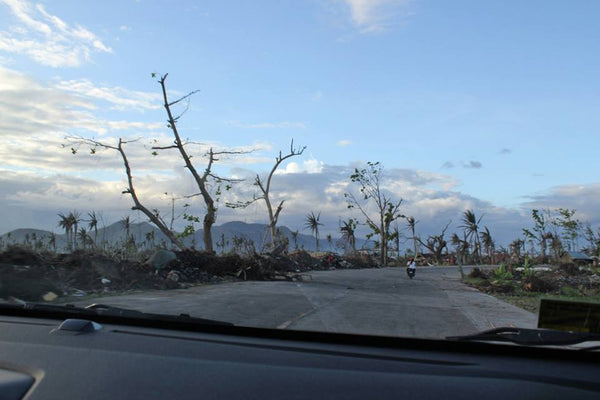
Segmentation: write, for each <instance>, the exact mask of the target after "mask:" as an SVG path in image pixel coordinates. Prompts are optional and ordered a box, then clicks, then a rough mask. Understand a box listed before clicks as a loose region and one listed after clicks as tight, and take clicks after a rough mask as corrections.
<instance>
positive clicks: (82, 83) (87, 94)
mask: <svg viewBox="0 0 600 400" xmlns="http://www.w3.org/2000/svg"><path fill="white" fill-rule="evenodd" d="M55 87H56V88H57V89H60V90H64V91H65V92H68V93H73V94H76V95H78V96H81V97H83V98H87V99H97V100H103V101H106V102H108V103H110V104H112V107H111V108H112V109H115V110H121V111H122V110H144V109H149V110H157V109H160V108H161V104H162V103H161V101H162V96H161V95H160V93H149V92H140V91H134V90H129V89H125V88H122V87H119V86H114V87H108V86H97V85H95V84H94V83H93V82H92V81H90V80H89V79H78V80H70V81H60V82H58V83H57V84H56V85H55Z"/></svg>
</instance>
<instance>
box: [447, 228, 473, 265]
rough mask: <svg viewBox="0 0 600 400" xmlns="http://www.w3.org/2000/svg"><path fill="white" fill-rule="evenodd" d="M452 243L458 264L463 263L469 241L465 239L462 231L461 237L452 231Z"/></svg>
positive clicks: (467, 251)
mask: <svg viewBox="0 0 600 400" xmlns="http://www.w3.org/2000/svg"><path fill="white" fill-rule="evenodd" d="M451 241H452V245H454V249H455V251H456V258H457V259H458V260H457V261H458V263H459V264H465V261H466V258H467V256H468V255H469V247H470V246H469V242H468V240H467V237H466V234H465V233H463V239H461V238H460V236H458V234H456V233H454V234H453V235H452V239H451Z"/></svg>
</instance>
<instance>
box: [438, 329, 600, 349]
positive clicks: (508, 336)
mask: <svg viewBox="0 0 600 400" xmlns="http://www.w3.org/2000/svg"><path fill="white" fill-rule="evenodd" d="M446 339H448V340H459V341H495V342H511V343H516V344H522V345H538V346H551V345H571V344H577V343H583V342H590V341H600V334H597V333H585V332H570V331H558V330H553V329H525V328H512V327H504V328H496V329H491V330H489V331H483V332H480V333H476V334H474V335H466V336H448V337H447V338H446Z"/></svg>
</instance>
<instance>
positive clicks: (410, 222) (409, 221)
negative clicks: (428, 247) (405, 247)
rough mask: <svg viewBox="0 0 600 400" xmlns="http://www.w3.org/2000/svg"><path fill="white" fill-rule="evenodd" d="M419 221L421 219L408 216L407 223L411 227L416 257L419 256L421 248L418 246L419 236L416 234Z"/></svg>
mask: <svg viewBox="0 0 600 400" xmlns="http://www.w3.org/2000/svg"><path fill="white" fill-rule="evenodd" d="M418 222H419V221H417V220H416V219H415V217H406V223H407V224H408V228H409V229H410V232H411V234H412V236H411V238H412V241H413V251H414V255H415V257H417V256H418V255H419V254H418V251H419V249H418V246H417V236H416V234H415V227H416V225H417V223H418Z"/></svg>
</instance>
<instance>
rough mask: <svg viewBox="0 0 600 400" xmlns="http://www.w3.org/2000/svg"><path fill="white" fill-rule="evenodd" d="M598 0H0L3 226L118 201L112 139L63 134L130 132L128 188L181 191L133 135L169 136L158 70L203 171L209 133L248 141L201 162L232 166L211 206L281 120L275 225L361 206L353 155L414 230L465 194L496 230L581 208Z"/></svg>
mask: <svg viewBox="0 0 600 400" xmlns="http://www.w3.org/2000/svg"><path fill="white" fill-rule="evenodd" d="M599 13H600V3H599V2H595V1H583V0H580V1H577V0H575V1H570V2H564V1H547V0H545V1H534V0H531V1H526V2H523V1H504V2H482V1H477V0H473V1H460V0H459V1H452V2H449V1H428V0H320V1H317V0H283V1H262V0H257V1H252V2H249V1H202V2H197V1H158V0H157V1H149V0H137V1H134V0H125V1H121V0H119V1H116V0H115V1H102V2H93V1H60V0H55V1H40V2H36V1H18V0H0V140H1V143H2V145H1V146H0V188H1V189H0V206H1V207H0V233H5V232H8V231H10V230H13V229H16V228H38V229H47V230H53V231H57V232H59V228H58V216H57V214H58V213H59V212H62V213H67V212H69V211H72V210H77V211H79V212H80V213H81V214H82V215H83V216H85V215H86V214H87V212H90V211H95V212H97V213H100V214H101V215H102V218H103V219H102V221H103V223H105V224H107V225H108V224H110V223H112V222H115V221H117V220H119V219H121V218H123V217H124V216H126V215H128V214H129V213H130V211H129V209H130V208H131V205H132V202H131V199H130V198H129V197H128V196H127V195H126V194H123V193H122V191H123V189H124V187H125V185H126V182H125V173H124V169H123V164H122V162H121V160H120V159H119V157H118V154H117V153H116V152H114V151H110V150H106V151H99V152H97V153H96V154H94V155H92V154H90V152H89V151H88V149H86V148H85V146H79V147H77V146H76V147H77V149H78V151H77V153H76V154H72V152H71V150H70V148H71V147H73V143H72V142H71V141H69V139H68V137H72V136H80V137H84V138H89V139H94V140H97V141H101V142H102V143H106V144H110V145H116V143H117V142H118V140H119V138H122V139H123V140H130V141H131V142H129V143H128V144H127V145H126V152H127V155H128V157H129V159H130V162H131V164H132V168H133V174H134V182H135V185H136V189H137V191H138V192H139V193H140V195H141V196H140V197H141V198H142V202H143V203H144V204H146V205H148V206H149V208H157V209H159V210H160V211H161V215H163V216H164V217H165V218H166V219H169V218H170V213H171V204H172V199H173V198H175V199H180V198H181V197H183V196H186V195H190V194H193V193H196V192H197V188H195V187H194V185H193V181H192V180H191V179H190V176H189V173H188V172H187V171H186V170H185V169H184V168H183V162H182V160H181V159H180V158H178V157H177V154H176V153H174V152H172V151H168V150H165V151H161V152H159V154H158V155H157V156H152V154H151V153H152V150H151V147H152V145H156V144H160V145H169V144H171V143H172V140H173V139H172V136H170V135H171V132H170V130H169V129H168V128H167V126H166V114H165V110H164V108H163V107H162V104H163V102H162V97H161V91H160V85H159V83H158V82H157V80H158V77H160V76H163V75H164V74H167V73H168V78H167V80H166V84H167V89H168V93H169V98H170V99H177V98H179V97H181V96H185V95H186V94H187V93H189V92H191V91H194V90H198V92H197V93H195V94H194V95H193V96H191V97H190V101H189V103H188V102H182V103H180V105H181V107H179V108H178V109H177V110H176V111H177V112H178V113H183V115H182V117H181V119H180V120H179V125H178V128H179V130H180V133H181V135H182V136H183V137H185V138H186V139H189V141H190V145H189V148H190V151H191V152H192V153H193V154H194V155H195V158H194V161H195V162H196V163H197V166H198V169H199V170H202V169H203V168H205V165H206V159H205V158H203V155H204V154H205V152H206V151H207V149H208V148H210V147H212V148H214V149H217V150H236V151H251V152H249V153H246V154H241V155H239V156H230V157H222V158H221V159H220V160H219V162H217V164H216V165H215V172H216V173H218V174H220V175H221V176H224V177H235V178H243V179H245V181H244V182H242V183H240V184H237V185H235V186H234V188H233V189H232V190H231V191H230V192H228V193H226V194H225V195H223V199H222V201H221V203H224V202H225V201H226V200H227V201H236V200H239V201H244V200H248V199H251V198H252V196H253V195H254V194H255V193H256V188H255V187H254V186H253V185H252V182H253V179H254V176H256V174H260V175H261V176H263V177H264V176H265V175H266V173H267V172H268V171H269V170H270V169H271V168H272V166H273V163H274V161H275V157H276V156H277V155H278V154H279V152H280V151H282V152H283V154H285V153H286V152H287V151H289V148H290V142H291V141H292V139H293V140H294V145H295V146H306V150H305V152H304V153H303V154H302V155H301V156H298V157H293V158H291V159H290V160H288V161H287V162H286V163H284V164H283V165H282V166H281V167H280V169H279V170H278V172H277V174H276V176H275V177H274V179H273V189H272V194H271V196H272V197H273V199H274V200H276V201H281V200H285V203H284V208H283V211H282V213H281V216H280V224H282V225H286V226H288V227H289V228H290V229H293V230H294V229H298V230H300V231H304V233H309V231H308V230H304V224H305V217H306V215H307V214H308V213H310V212H311V211H313V212H315V213H318V212H320V213H321V221H322V222H323V224H324V225H323V226H322V227H321V234H322V235H326V234H328V233H329V234H332V235H333V236H338V235H339V233H338V232H339V224H340V221H341V220H344V219H347V218H351V217H354V218H359V217H360V215H359V214H357V213H356V211H355V210H349V209H348V208H347V207H346V203H345V199H344V193H347V192H356V190H357V188H356V187H355V186H353V185H352V184H351V182H350V179H349V176H350V174H351V173H352V172H353V170H354V168H357V167H360V166H364V165H365V163H366V162H367V161H379V162H381V164H382V165H383V166H384V176H385V181H384V183H383V188H384V190H386V191H387V193H388V194H389V195H390V196H392V197H393V198H394V199H397V200H400V199H402V202H403V203H402V212H403V214H405V215H410V216H414V217H415V218H416V219H417V220H418V221H419V223H418V224H417V233H418V234H420V235H421V236H422V237H423V238H425V237H427V235H430V234H439V233H440V231H441V230H442V229H443V228H444V226H446V224H448V222H450V228H449V232H450V231H460V225H461V215H462V213H463V212H464V211H465V210H467V209H472V210H473V211H474V212H475V214H476V215H477V216H478V217H479V216H482V220H481V225H482V226H487V227H488V228H489V229H490V232H491V233H492V236H494V237H495V238H496V240H497V242H498V243H499V244H501V245H506V244H507V243H508V242H510V241H511V240H513V239H515V238H518V237H521V235H522V232H521V230H522V228H530V227H531V226H532V225H533V222H532V219H531V217H530V215H531V210H532V209H534V208H536V209H545V208H550V209H555V208H558V207H563V208H572V209H576V210H577V213H576V217H577V218H578V219H580V220H581V221H583V222H585V223H589V224H591V225H592V226H593V227H597V226H598V225H599V224H600V217H599V215H600V214H599V212H600V179H599V177H598V172H599V168H598V166H597V165H598V154H600V141H599V140H598V135H599V133H600V132H599V129H600V90H599V89H600V86H599V83H600V78H599V75H598V71H597V66H598V65H600V51H599V50H600V48H599V47H600V41H599V40H598V38H599V37H600V25H598V24H597V15H599ZM152 74H156V76H154V77H153V75H152ZM185 202H186V201H184V200H176V201H175V205H176V213H175V214H176V215H175V216H176V217H177V218H176V222H175V224H176V226H181V224H182V223H183V222H182V220H181V218H180V216H181V214H182V212H183V211H182V206H183V204H184V203H185ZM190 203H191V205H190V208H189V209H188V210H189V211H191V212H193V213H195V214H198V215H201V214H202V212H203V207H202V204H201V203H200V202H199V199H198V198H194V199H192V200H191V201H190ZM370 211H372V209H371V210H370ZM131 217H132V218H133V219H134V220H135V221H139V222H141V221H145V220H146V218H145V217H144V216H143V215H142V214H140V213H139V212H133V213H131ZM231 220H241V221H245V222H267V214H266V209H265V207H264V204H262V203H255V204H253V205H252V206H250V207H248V208H247V209H245V210H232V209H228V208H226V207H225V206H224V205H223V204H222V206H221V207H220V208H219V213H218V221H217V224H220V223H224V222H227V221H231ZM178 224H180V225H178ZM400 224H401V225H402V227H403V226H404V225H405V224H404V223H403V222H400Z"/></svg>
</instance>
